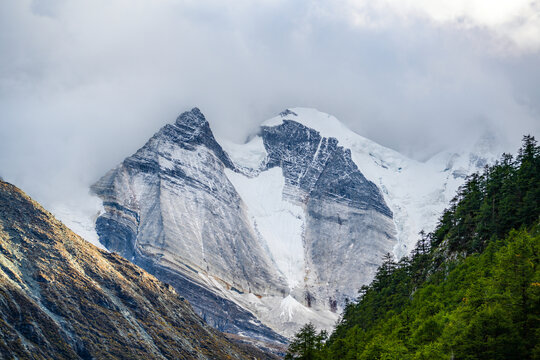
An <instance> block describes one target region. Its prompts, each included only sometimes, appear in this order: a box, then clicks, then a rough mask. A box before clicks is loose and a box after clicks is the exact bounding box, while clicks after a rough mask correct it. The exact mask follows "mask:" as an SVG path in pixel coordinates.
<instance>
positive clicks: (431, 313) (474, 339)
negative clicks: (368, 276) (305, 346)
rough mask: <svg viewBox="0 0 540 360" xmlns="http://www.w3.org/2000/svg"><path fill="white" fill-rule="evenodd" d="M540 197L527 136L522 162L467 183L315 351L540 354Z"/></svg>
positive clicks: (353, 355)
mask: <svg viewBox="0 0 540 360" xmlns="http://www.w3.org/2000/svg"><path fill="white" fill-rule="evenodd" d="M539 201H540V148H539V147H538V146H537V145H536V141H535V140H534V138H533V137H531V136H526V137H524V139H523V147H522V148H521V149H520V150H519V153H518V156H517V157H516V159H515V160H514V159H513V158H512V156H510V155H503V157H502V159H501V161H499V162H498V163H496V164H495V165H494V166H491V167H486V169H485V171H484V173H483V174H475V175H472V176H471V177H470V178H469V179H468V180H467V182H466V183H465V184H464V185H463V186H462V187H461V188H460V190H459V193H458V195H457V196H456V198H455V199H454V200H453V201H452V202H451V204H450V207H449V208H448V209H447V210H446V211H445V212H444V214H443V215H442V217H441V219H440V221H439V224H438V226H437V228H436V229H435V230H434V232H433V233H431V234H425V233H423V232H422V233H421V234H420V240H419V242H418V244H417V246H416V248H415V249H414V250H413V251H412V253H411V255H410V256H409V257H406V258H404V259H401V260H400V261H399V262H395V261H394V260H393V258H392V257H391V256H389V255H387V256H385V258H384V259H383V264H382V265H381V267H380V268H379V269H378V271H377V274H376V276H375V279H374V280H373V282H372V283H371V284H370V285H369V286H364V287H362V288H361V289H360V291H359V298H358V300H357V301H356V302H355V303H350V304H348V305H347V306H346V308H345V310H344V313H343V316H342V320H341V321H340V323H339V324H338V325H337V327H336V329H335V331H334V333H333V334H332V335H331V336H330V338H329V339H328V341H327V342H326V344H325V345H324V346H323V347H322V348H321V349H320V350H317V349H315V352H314V354H313V355H311V356H314V357H310V358H318V357H319V358H323V359H454V358H455V359H540V345H539V344H540V342H539V341H538V339H539V338H540V266H538V263H539V257H540V223H539V215H540V206H539ZM303 330H304V329H303ZM313 331H314V329H313ZM297 336H298V335H297ZM293 358H294V357H293ZM297 358H298V357H297Z"/></svg>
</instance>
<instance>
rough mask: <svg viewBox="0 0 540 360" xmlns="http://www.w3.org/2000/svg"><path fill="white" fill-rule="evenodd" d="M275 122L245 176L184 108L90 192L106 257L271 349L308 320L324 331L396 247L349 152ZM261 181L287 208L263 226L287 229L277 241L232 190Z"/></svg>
mask: <svg viewBox="0 0 540 360" xmlns="http://www.w3.org/2000/svg"><path fill="white" fill-rule="evenodd" d="M282 116H283V117H284V118H285V119H284V122H283V124H281V125H277V126H263V127H262V128H261V134H260V137H261V138H262V141H261V143H260V145H261V146H262V147H263V149H262V151H263V152H265V154H266V155H265V156H264V159H263V162H262V163H261V164H260V166H259V167H257V168H250V167H249V166H242V165H239V164H237V163H235V162H234V161H233V160H231V158H230V156H229V154H228V153H227V152H226V151H224V150H223V148H222V147H221V145H220V144H219V143H218V142H217V141H216V140H215V138H214V136H213V134H212V132H211V130H210V127H209V124H208V122H207V121H206V119H205V118H204V116H203V115H202V113H201V112H200V111H199V109H197V108H194V109H193V110H191V111H188V112H185V113H183V114H181V115H180V116H179V117H178V119H177V120H176V122H175V123H174V124H169V125H166V126H164V127H163V128H162V129H161V130H160V131H159V132H158V133H156V134H155V135H154V136H153V137H152V138H151V139H150V140H149V141H148V142H147V143H146V144H145V145H144V146H143V147H142V148H141V149H139V150H138V151H137V152H136V153H135V154H134V155H132V156H130V157H128V158H126V159H125V160H124V161H123V162H122V163H121V164H120V165H119V166H118V167H116V168H115V169H113V170H111V171H110V172H109V173H107V174H106V175H105V176H104V177H103V178H101V179H100V180H99V181H98V182H97V183H96V184H94V185H93V186H92V190H93V192H94V193H96V194H97V195H98V196H99V197H100V198H101V199H102V200H103V205H104V208H105V213H104V214H102V215H101V216H100V217H99V218H98V220H97V222H96V230H97V233H98V235H99V238H100V242H101V243H102V244H104V245H105V246H106V247H107V248H108V249H109V250H112V251H117V252H119V253H120V254H121V255H122V256H125V257H126V258H127V259H128V260H130V261H133V262H134V263H135V264H138V265H140V266H141V267H143V268H144V269H146V270H147V271H149V272H150V273H152V274H154V275H156V276H157V277H158V278H159V279H161V280H163V281H165V282H167V283H170V284H171V285H173V286H174V287H175V288H177V290H178V291H179V293H181V294H182V295H183V296H185V297H186V298H187V299H188V300H189V302H190V303H191V304H192V305H193V307H194V309H195V311H196V312H197V313H198V314H199V315H200V316H201V317H203V318H204V319H205V320H206V321H207V322H208V323H209V324H211V325H212V326H214V327H216V328H217V329H219V330H221V331H224V332H229V333H234V334H240V335H244V336H250V337H253V338H256V339H261V340H273V341H277V342H283V341H284V340H285V339H284V338H283V337H281V336H280V335H278V334H277V333H281V334H283V335H287V336H288V335H292V334H293V333H294V331H296V330H297V328H298V327H299V326H301V325H302V324H303V323H305V322H308V321H313V322H315V323H316V324H317V325H318V326H320V327H326V328H330V327H332V326H333V324H334V323H335V321H336V319H337V316H338V313H339V310H340V309H341V308H342V306H343V305H344V303H345V301H346V299H347V298H349V299H350V298H353V297H355V296H356V293H357V290H358V288H359V287H360V286H361V285H363V284H365V283H368V282H369V281H370V280H371V277H372V275H373V273H374V272H375V270H376V268H377V265H378V262H379V259H380V258H382V255H383V254H384V253H385V252H388V251H391V250H392V248H393V246H394V245H395V244H396V238H395V227H394V223H393V220H392V211H391V210H390V209H389V208H388V206H387V205H386V203H385V200H384V198H383V195H382V193H381V191H380V190H379V188H378V187H377V186H376V185H375V184H374V183H373V182H371V181H369V180H368V179H366V178H365V177H364V176H363V174H362V172H361V171H360V170H359V169H358V167H357V166H356V164H355V163H354V162H353V160H352V158H351V152H350V150H348V149H345V148H343V147H342V146H340V145H339V143H338V141H337V140H336V139H335V138H329V137H324V136H323V135H321V134H320V133H319V132H317V131H315V130H313V129H310V128H308V127H306V126H304V125H302V124H300V123H298V122H295V121H293V120H294V118H293V117H294V115H292V112H291V113H283V114H282ZM289 118H291V119H292V120H289ZM261 176H262V177H265V176H277V178H273V179H274V180H275V181H274V180H270V182H272V183H275V182H276V181H284V188H283V190H282V191H281V190H278V192H279V193H276V194H271V195H273V196H276V197H277V198H278V199H277V200H278V201H283V202H285V203H286V204H285V205H284V206H285V207H287V206H289V205H290V206H292V207H293V208H294V209H293V208H291V209H289V210H290V211H289V210H285V211H284V212H282V213H281V214H280V215H279V216H281V215H282V218H279V216H278V217H276V218H275V219H274V220H275V222H274V223H272V224H273V225H270V226H273V229H270V232H272V230H278V228H282V227H283V226H285V224H284V222H287V223H291V222H292V223H294V224H293V226H294V227H295V229H294V231H295V235H294V236H293V235H291V234H289V233H284V234H283V236H282V238H281V239H278V240H279V241H280V242H281V243H282V244H278V245H276V244H275V243H274V244H272V243H270V242H269V239H268V237H267V236H266V235H265V233H264V229H263V226H264V224H263V222H264V221H265V219H262V218H258V219H255V218H254V216H253V213H252V210H253V209H252V205H253V204H248V203H247V200H246V198H243V197H242V196H244V195H245V194H244V195H242V194H241V193H239V192H240V190H241V189H240V188H239V186H240V185H238V184H237V183H235V182H236V181H241V182H242V181H249V179H252V178H253V179H259V178H261ZM280 179H281V180H280ZM266 195H268V194H264V193H263V194H261V196H262V197H265V196H266ZM260 200H261V201H260V202H261V203H262V202H263V200H264V199H262V198H261V199H260ZM287 204H289V205H287ZM291 211H292V212H291ZM270 215H271V214H270ZM287 243H294V244H296V245H297V246H296V247H295V248H294V249H293V250H291V251H290V252H289V254H285V255H286V256H291V259H292V260H291V262H290V263H287V264H283V262H282V259H280V258H279V254H277V253H276V251H279V248H280V247H281V245H287ZM291 267H292V268H294V270H293V271H287V269H288V268H291Z"/></svg>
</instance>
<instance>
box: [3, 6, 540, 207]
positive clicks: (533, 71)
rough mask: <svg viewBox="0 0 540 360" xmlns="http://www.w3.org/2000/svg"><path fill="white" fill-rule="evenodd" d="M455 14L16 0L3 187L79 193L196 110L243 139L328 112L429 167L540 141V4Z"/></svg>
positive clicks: (426, 9)
mask: <svg viewBox="0 0 540 360" xmlns="http://www.w3.org/2000/svg"><path fill="white" fill-rule="evenodd" d="M451 3H453V5H452V6H450V7H447V8H445V4H448V2H446V1H445V2H442V1H425V0H416V1H413V0H411V1H407V2H402V1H400V2H398V1H390V0H387V1H383V0H380V1H369V2H368V1H353V0H350V1H336V2H323V1H292V2H291V1H279V0H266V1H258V2H254V1H247V0H242V1H235V2H221V1H173V0H164V1H153V0H136V1H128V0H95V1H71V0H70V1H68V0H36V1H30V0H17V1H15V0H7V1H3V2H2V3H1V4H0V50H1V53H2V54H3V56H1V57H0V175H2V176H3V177H4V178H5V179H6V180H8V181H12V182H14V183H16V184H17V185H19V186H21V187H23V188H24V189H25V190H27V191H28V192H30V194H31V195H33V196H36V197H37V198H38V200H40V201H43V202H45V203H46V204H47V203H50V202H53V201H55V200H57V199H62V198H66V197H70V196H75V195H74V194H77V193H78V192H80V189H81V188H85V187H87V186H88V184H90V183H91V182H93V181H95V180H96V179H97V178H98V177H99V176H100V175H102V174H104V173H105V171H107V170H108V169H110V168H111V167H113V166H115V165H116V164H117V163H119V162H120V161H121V160H122V159H123V158H124V157H125V156H128V155H129V154H131V153H133V152H134V151H135V150H136V149H137V148H138V147H140V146H141V145H142V144H143V143H144V142H145V140H146V139H147V138H148V137H150V136H151V135H152V134H153V133H154V132H155V131H157V130H158V129H159V128H160V127H161V126H163V125H164V124H165V123H167V122H172V121H173V120H174V118H175V117H176V116H177V115H178V114H179V113H180V112H181V111H184V110H187V109H189V108H191V107H193V106H198V107H200V108H201V110H202V111H203V112H204V113H205V114H206V115H207V118H208V120H209V121H210V123H211V125H212V127H213V128H214V129H215V131H216V132H217V133H218V135H220V136H223V137H228V138H230V139H232V140H235V141H242V140H244V139H245V138H246V137H247V136H248V135H249V134H251V133H253V132H254V131H256V129H257V126H258V124H259V123H260V122H261V121H263V120H265V119H266V118H268V117H271V116H273V115H275V114H276V113H278V112H279V111H281V110H282V109H284V108H286V107H293V106H307V107H315V108H318V109H319V110H321V111H325V112H328V113H331V114H333V115H335V116H337V117H338V118H340V119H341V120H342V121H343V122H345V123H346V124H347V125H348V126H349V127H351V128H352V129H353V130H355V131H357V132H358V133H360V134H362V135H364V136H366V137H368V138H371V139H373V140H375V141H378V142H380V143H382V144H383V145H386V146H389V147H392V148H394V149H397V150H399V151H402V152H404V153H406V154H408V155H411V156H414V157H417V158H425V157H427V156H429V155H430V154H432V153H434V152H435V151H437V150H440V149H442V148H444V147H446V146H450V145H455V144H459V143H460V142H461V141H463V139H467V138H473V137H474V136H477V135H478V133H479V132H481V131H483V130H485V129H486V128H488V129H489V130H491V131H494V132H496V133H499V134H500V136H501V138H502V139H505V140H507V141H509V143H510V144H511V145H512V146H514V145H515V144H516V143H518V142H519V139H520V137H521V135H523V134H525V133H532V134H534V135H536V134H537V133H538V131H539V123H540V121H539V119H540V60H539V59H540V57H539V56H540V32H539V29H540V15H539V2H538V1H533V2H531V1H515V2H500V4H495V5H493V2H489V4H490V5H489V7H486V4H487V2H485V1H481V0H478V1H467V2H465V1H457V2H451ZM504 3H512V4H506V5H505V4H504ZM510 150H512V149H510Z"/></svg>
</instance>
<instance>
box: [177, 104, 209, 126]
mask: <svg viewBox="0 0 540 360" xmlns="http://www.w3.org/2000/svg"><path fill="white" fill-rule="evenodd" d="M176 125H177V126H179V127H184V128H186V130H189V129H192V130H196V129H200V128H203V127H209V125H208V121H206V118H205V117H204V115H203V113H202V112H201V110H199V108H198V107H194V108H193V109H191V110H190V111H184V112H183V113H182V114H180V115H179V116H178V117H177V118H176ZM188 132H189V131H188Z"/></svg>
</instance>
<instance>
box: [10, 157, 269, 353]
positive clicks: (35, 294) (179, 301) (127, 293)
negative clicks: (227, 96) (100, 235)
mask: <svg viewBox="0 0 540 360" xmlns="http://www.w3.org/2000/svg"><path fill="white" fill-rule="evenodd" d="M146 165H147V166H148V167H144V166H143V169H144V171H150V169H151V166H152V164H151V163H150V162H149V163H147V164H146ZM116 211H126V209H121V208H119V209H116ZM131 216H132V217H133V221H136V222H139V223H142V222H143V221H141V220H144V219H143V218H142V217H140V216H141V215H139V214H137V213H135V212H133V213H131ZM128 229H129V222H126V225H125V226H124V230H125V232H124V234H129V232H128ZM116 241H118V239H117V240H116ZM109 245H110V244H109ZM259 355H260V354H259ZM253 357H254V354H253V353H251V354H249V353H248V351H247V350H246V349H245V348H243V349H242V350H241V349H240V348H239V347H237V346H236V345H233V344H232V343H230V342H229V341H228V340H226V339H225V337H224V336H223V335H222V334H220V333H219V332H217V331H216V330H214V329H212V328H211V327H209V326H208V325H207V324H206V323H205V322H204V321H203V320H202V319H201V318H200V317H198V316H197V315H196V314H195V313H194V312H193V310H192V308H191V306H190V305H189V304H188V302H187V301H186V300H184V299H183V298H182V297H180V296H179V295H178V294H177V293H176V291H175V290H174V289H173V288H172V287H171V286H170V285H166V284H164V283H161V282H160V281H158V280H157V279H156V278H155V277H154V276H152V275H150V274H148V273H147V272H145V271H144V270H142V269H140V268H139V267H137V266H135V265H133V264H132V263H130V262H129V261H127V260H125V259H124V258H122V257H120V256H119V255H116V254H114V253H108V252H106V251H103V250H100V249H98V248H97V247H95V246H94V245H91V244H90V243H88V242H86V241H84V240H83V239H82V238H80V237H79V236H77V235H75V234H74V233H73V232H71V231H70V230H69V229H68V228H66V227H65V226H64V225H62V224H61V223H60V222H59V221H58V220H56V219H55V218H54V217H53V216H52V215H51V214H50V213H48V212H47V211H45V210H44V209H43V208H42V207H41V206H40V205H39V204H37V203H36V202H34V201H32V200H31V199H30V198H29V197H28V196H26V195H25V194H24V193H23V192H21V191H20V190H19V189H17V188H16V187H14V186H12V185H10V184H7V183H5V182H2V181H0V358H6V359H7V358H10V359H11V358H13V359H26V358H28V359H30V358H32V359H104V358H108V359H109V358H110V359H248V358H249V359H252V358H253Z"/></svg>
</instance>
